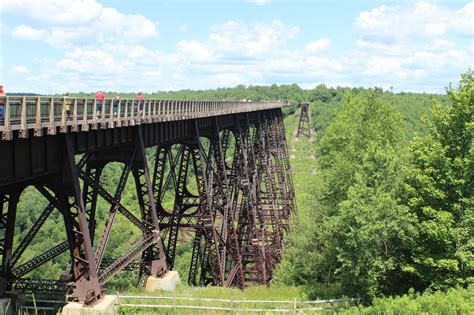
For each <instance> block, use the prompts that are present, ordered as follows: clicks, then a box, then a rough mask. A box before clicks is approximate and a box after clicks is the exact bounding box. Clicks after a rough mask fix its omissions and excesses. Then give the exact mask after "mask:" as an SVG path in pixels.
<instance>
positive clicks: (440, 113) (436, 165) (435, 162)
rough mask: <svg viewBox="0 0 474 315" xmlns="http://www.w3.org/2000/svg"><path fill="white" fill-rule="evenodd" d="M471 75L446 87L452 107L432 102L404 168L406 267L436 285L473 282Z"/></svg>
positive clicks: (473, 99)
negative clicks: (409, 223)
mask: <svg viewBox="0 0 474 315" xmlns="http://www.w3.org/2000/svg"><path fill="white" fill-rule="evenodd" d="M473 85H474V73H473V71H469V72H467V73H466V74H464V75H462V77H461V81H460V83H459V87H458V88H456V89H454V88H452V87H451V86H449V87H448V89H447V92H448V96H449V98H450V99H451V103H452V104H451V106H449V107H445V108H442V107H440V106H439V104H438V103H437V102H435V104H434V106H433V110H432V111H433V119H432V123H430V124H429V126H428V128H429V133H428V135H427V136H426V137H424V138H421V137H415V138H414V139H413V141H412V143H411V146H410V165H409V167H407V168H406V170H405V173H406V203H407V204H408V206H409V207H410V209H411V211H412V213H414V214H415V215H416V216H417V221H418V222H417V230H418V238H417V244H416V246H415V247H414V248H413V253H412V255H413V261H412V264H411V265H410V267H409V269H408V270H409V271H411V272H412V273H413V274H414V275H415V276H417V277H419V278H420V280H421V281H422V282H423V284H424V285H425V286H430V287H433V288H436V289H439V288H442V289H444V288H447V287H450V286H454V285H467V284H468V283H469V282H472V281H473V280H474V274H473V272H474V254H473V251H474V239H473V235H474V233H473V229H474V219H473V214H472V208H473V204H474V201H473V191H474V177H473V174H474V159H473V157H474V148H473V144H472V139H473V131H474V129H473V128H474V125H473V113H474V95H473V94H474V92H473V91H474V90H473Z"/></svg>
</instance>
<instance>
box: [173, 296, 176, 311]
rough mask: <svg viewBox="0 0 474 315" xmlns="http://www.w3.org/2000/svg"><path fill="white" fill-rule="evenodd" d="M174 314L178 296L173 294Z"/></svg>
mask: <svg viewBox="0 0 474 315" xmlns="http://www.w3.org/2000/svg"><path fill="white" fill-rule="evenodd" d="M173 314H176V294H173Z"/></svg>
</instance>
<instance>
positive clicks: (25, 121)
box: [0, 97, 296, 305]
mask: <svg viewBox="0 0 474 315" xmlns="http://www.w3.org/2000/svg"><path fill="white" fill-rule="evenodd" d="M0 104H3V113H4V115H3V119H2V121H0V132H1V136H2V140H1V141H0V154H1V155H0V255H1V259H2V265H1V271H0V281H1V286H0V289H1V290H0V294H5V292H9V291H14V292H33V293H36V292H40V293H42V292H45V291H52V292H66V293H67V294H68V296H69V297H70V299H71V300H76V301H80V302H84V303H85V304H88V305H92V304H94V303H96V302H97V301H98V300H100V299H101V297H102V296H103V294H104V285H105V284H106V283H107V282H108V281H110V280H111V279H112V278H113V277H114V276H115V275H116V274H117V273H119V272H120V271H122V270H127V269H133V268H136V269H137V270H138V271H139V276H140V279H142V281H141V283H142V284H143V283H145V281H146V279H147V278H148V277H160V276H163V275H164V274H165V273H166V272H167V271H168V270H172V269H173V268H174V266H175V256H176V247H177V243H178V239H179V235H183V233H185V234H186V236H187V239H188V240H189V241H190V242H192V255H191V261H190V270H189V277H188V282H189V283H190V284H194V285H208V284H213V285H218V286H237V287H240V288H244V287H245V286H246V285H249V284H267V283H268V282H269V281H270V280H271V278H272V273H273V271H274V268H275V265H276V263H278V262H279V261H280V260H281V258H282V253H283V249H284V237H285V234H286V233H287V232H288V231H289V230H290V225H291V224H290V223H291V218H292V217H294V215H295V213H296V204H295V198H294V197H295V196H294V187H293V181H292V175H291V168H290V163H289V154H288V147H287V143H286V139H285V128H284V124H283V116H282V111H281V108H282V107H283V106H284V103H282V102H229V101H179V100H145V101H137V100H119V101H115V100H112V99H105V100H103V101H100V100H97V99H87V98H64V97H4V98H0ZM0 106H2V105H0ZM111 162H119V163H120V165H121V168H120V172H121V173H120V177H119V178H120V179H119V180H118V182H117V183H116V185H115V187H113V191H110V190H111V189H110V187H109V186H110V183H108V185H107V186H108V187H105V186H106V185H104V179H103V178H102V177H101V175H102V174H103V170H104V168H105V167H106V165H107V164H109V163H111ZM129 177H130V178H133V181H134V186H135V190H136V192H135V194H136V195H135V196H136V200H137V204H136V205H135V206H132V207H130V206H128V207H127V206H125V205H124V204H123V203H122V202H121V199H122V196H123V194H124V190H125V186H126V183H127V181H128V179H129ZM30 186H33V187H34V188H35V189H36V190H37V191H38V192H39V194H41V195H42V196H43V197H44V198H45V199H46V200H47V202H48V204H47V206H46V207H45V208H44V210H43V211H42V212H41V213H37V214H34V217H33V218H31V220H32V222H33V224H32V225H31V226H29V227H28V229H27V232H26V233H24V235H23V236H22V237H21V238H20V239H18V237H16V234H15V225H16V214H17V211H18V209H17V206H18V203H19V201H20V197H21V195H22V192H23V191H24V190H25V188H27V187H30ZM166 194H171V197H169V196H168V198H167V200H169V199H170V198H171V199H173V200H174V202H172V206H169V202H168V204H166V203H165V202H164V199H166V198H165V195H166ZM99 199H101V200H102V202H106V203H107V208H108V211H106V213H105V214H104V216H105V221H103V222H98V216H97V211H96V210H97V204H98V200H99ZM53 211H59V213H60V215H61V217H62V223H61V224H63V225H64V230H65V232H66V233H65V235H66V239H64V240H63V241H62V242H59V243H58V244H51V248H50V249H48V250H46V251H45V252H43V253H41V254H38V255H36V256H35V257H34V258H32V259H29V260H25V259H24V258H22V255H23V254H24V253H25V251H26V250H27V249H28V247H29V246H30V245H31V242H32V240H33V239H34V238H35V237H40V236H38V232H39V231H40V229H41V228H42V226H43V224H44V223H45V222H46V220H47V219H48V217H50V215H51V213H52V212H53ZM117 216H123V217H125V218H126V219H127V220H128V221H129V222H130V223H131V226H133V227H134V228H135V229H137V230H138V231H139V233H138V235H139V237H138V238H137V239H136V240H134V241H133V242H131V244H130V246H129V248H128V249H127V250H126V251H125V252H123V253H122V254H121V255H119V257H111V256H110V254H109V252H108V251H107V244H108V242H109V240H110V235H111V234H112V230H114V222H116V217H117ZM99 226H100V227H101V231H98V227H99ZM190 235H191V236H192V237H191V238H190ZM67 252H69V257H70V260H69V266H68V267H67V268H68V272H66V276H63V277H61V280H60V279H36V278H35V279H32V278H31V277H30V278H29V277H28V276H29V274H30V273H31V272H32V271H33V270H36V269H37V268H40V267H41V266H42V265H44V264H45V263H46V262H48V261H51V260H53V259H54V258H56V257H58V256H59V255H61V254H63V253H67Z"/></svg>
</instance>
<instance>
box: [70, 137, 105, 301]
mask: <svg viewBox="0 0 474 315" xmlns="http://www.w3.org/2000/svg"><path fill="white" fill-rule="evenodd" d="M71 137H72V136H71V135H66V136H65V140H66V163H65V167H66V169H65V173H64V174H65V175H66V174H67V175H66V178H65V180H66V181H67V179H69V182H70V184H71V186H72V189H73V198H74V202H73V203H70V202H69V200H68V199H69V198H68V197H64V198H63V200H62V205H63V207H64V208H63V215H64V217H65V222H68V223H67V225H69V226H66V229H67V231H68V239H69V244H70V246H71V247H70V251H71V256H72V262H73V275H74V282H75V284H74V289H73V296H74V298H76V299H77V300H78V301H81V302H83V303H84V304H86V305H89V304H94V303H96V302H97V301H99V300H100V299H101V298H102V295H103V292H102V287H101V284H100V283H99V278H98V275H97V265H96V261H95V259H94V253H93V251H92V244H91V239H90V231H89V225H88V222H87V217H86V212H85V208H84V201H83V199H82V193H81V187H80V184H79V174H78V170H77V167H76V164H75V159H74V150H73V144H72V138H71ZM68 175H69V176H68Z"/></svg>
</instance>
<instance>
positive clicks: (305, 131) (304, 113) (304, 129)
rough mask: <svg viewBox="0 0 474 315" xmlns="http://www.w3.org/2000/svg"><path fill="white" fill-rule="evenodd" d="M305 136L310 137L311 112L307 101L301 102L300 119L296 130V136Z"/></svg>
mask: <svg viewBox="0 0 474 315" xmlns="http://www.w3.org/2000/svg"><path fill="white" fill-rule="evenodd" d="M300 136H305V137H306V138H308V139H309V138H311V114H310V111H309V103H306V102H304V103H301V112H300V120H299V122H298V131H297V132H296V137H297V138H299V137H300Z"/></svg>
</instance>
